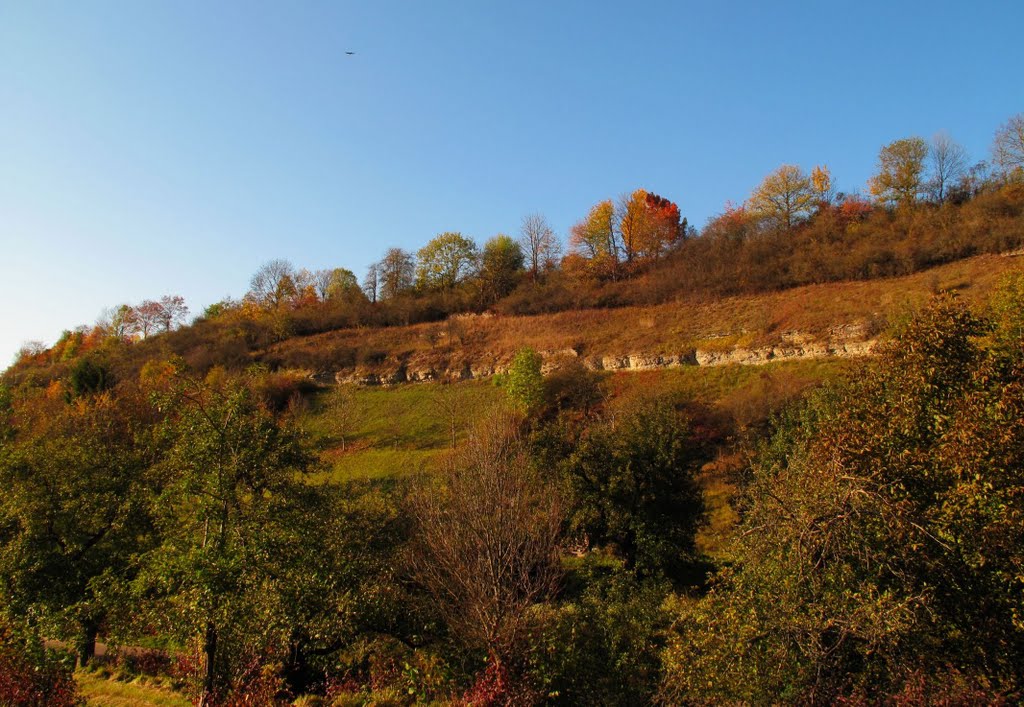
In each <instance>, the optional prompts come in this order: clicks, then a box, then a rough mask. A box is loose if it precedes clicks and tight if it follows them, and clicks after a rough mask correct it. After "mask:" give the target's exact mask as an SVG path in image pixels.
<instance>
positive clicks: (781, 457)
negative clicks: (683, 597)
mask: <svg viewBox="0 0 1024 707" xmlns="http://www.w3.org/2000/svg"><path fill="white" fill-rule="evenodd" d="M1016 288H1019V280H1018V281H1017V282H1016V284H1015V287H1014V288H1012V289H1016ZM1013 301H1015V302H1016V303H1017V306H1018V307H1019V304H1020V300H1019V298H1014V300H1013ZM983 335H989V336H991V337H993V338H994V339H995V340H996V341H1000V342H1006V341H1007V340H1008V337H1009V338H1010V339H1012V341H1013V345H1012V346H1005V347H1004V346H1001V347H991V346H989V345H987V343H988V341H989V340H986V339H983V338H981V337H982V336H983ZM1022 345H1024V340H1022V339H1021V338H1020V337H1019V333H1011V332H1007V331H1006V330H1005V328H999V329H997V330H996V331H995V332H991V331H990V330H989V325H988V324H987V323H986V322H983V321H982V320H980V319H978V318H976V317H975V316H974V315H972V314H971V313H969V312H968V311H967V310H965V309H964V308H963V307H962V305H960V304H959V303H957V302H956V301H955V300H952V299H950V298H948V297H947V298H940V299H938V300H936V301H935V302H934V303H933V304H932V305H931V306H930V307H929V308H928V309H927V310H925V311H924V312H922V313H921V314H920V315H919V316H918V317H916V318H915V319H914V320H913V321H912V322H911V323H910V324H909V325H908V326H907V327H906V329H905V330H904V331H903V332H902V333H901V334H900V336H898V337H897V338H896V339H895V340H894V341H893V342H892V343H891V344H890V346H889V348H888V350H887V351H886V353H885V354H884V356H883V358H882V360H881V361H879V363H878V364H877V365H874V366H871V367H870V368H868V369H867V370H865V371H864V373H863V375H862V376H860V377H858V378H856V379H854V380H851V381H850V382H848V383H847V384H845V385H843V386H840V387H838V388H835V389H829V390H826V391H822V392H821V393H819V394H817V395H814V396H813V397H812V398H811V399H810V400H809V401H808V403H807V404H806V405H804V406H803V407H802V408H800V409H799V410H797V411H794V412H793V413H791V414H790V415H789V416H787V417H786V418H785V419H784V420H783V421H782V423H781V425H780V427H779V430H778V432H777V433H776V434H775V436H774V437H773V438H772V439H771V441H770V442H769V443H767V444H765V446H764V448H763V450H762V451H761V453H760V454H759V456H758V460H757V462H756V464H755V465H754V467H753V470H752V479H751V483H750V487H749V489H748V491H747V493H746V496H745V504H746V512H745V516H744V520H743V523H742V526H741V529H740V533H739V535H738V539H737V546H736V550H735V552H736V556H737V561H736V563H735V564H734V565H733V566H732V567H729V568H727V569H723V570H722V571H721V572H720V573H719V574H718V576H717V577H716V580H715V584H714V588H713V590H712V591H711V592H710V594H709V595H708V596H707V597H706V598H705V599H703V600H702V601H701V602H698V603H696V604H694V605H692V606H691V607H688V608H687V609H686V610H685V611H684V612H683V613H682V614H681V616H680V618H679V619H678V621H677V628H678V632H677V634H676V636H675V638H674V639H673V642H672V645H671V648H670V649H669V651H668V653H667V660H668V669H667V672H666V683H665V694H666V695H667V696H669V697H670V699H671V700H673V701H674V700H693V701H751V702H761V701H765V700H773V699H783V700H785V701H801V702H803V701H806V702H815V703H816V702H823V703H824V702H831V701H834V700H836V699H838V698H839V697H841V696H846V697H855V696H856V695H858V694H861V695H863V694H867V695H877V694H885V693H888V694H891V695H897V694H898V693H900V692H901V691H902V690H904V689H905V688H906V687H907V685H908V683H912V682H914V681H915V680H918V679H919V678H920V676H926V681H925V683H924V684H923V685H921V686H919V687H920V689H922V690H925V692H926V693H928V692H929V691H935V694H939V693H941V692H943V691H946V692H945V693H944V694H947V695H951V696H952V699H953V700H954V701H956V702H969V701H971V700H972V699H977V698H978V696H979V695H984V698H985V699H986V700H995V699H996V698H998V697H999V696H1000V695H1008V694H1012V693H1015V692H1016V691H1017V690H1019V689H1020V687H1021V680H1022V677H1024V676H1022V674H1021V672H1020V667H1021V665H1024V662H1022V660H1024V653H1022V650H1024V624H1022V623H1021V620H1020V617H1021V615H1022V614H1021V610H1022V604H1021V602H1022V599H1024V592H1022V589H1024V586H1022V584H1021V573H1020V569H1021V567H1022V564H1024V556H1022V555H1021V547H1022V545H1021V540H1022V536H1021V533H1022V532H1024V525H1022V523H1021V518H1022V517H1024V494H1022V491H1024V478H1022V476H1021V473H1022V470H1024V424H1022V422H1024V367H1022V363H1024V357H1022V354H1024V349H1022Z"/></svg>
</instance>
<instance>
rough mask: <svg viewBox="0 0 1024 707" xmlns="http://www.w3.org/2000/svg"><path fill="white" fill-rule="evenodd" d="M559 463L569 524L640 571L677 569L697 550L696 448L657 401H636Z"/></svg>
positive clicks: (674, 572) (700, 514) (700, 510)
mask: <svg viewBox="0 0 1024 707" xmlns="http://www.w3.org/2000/svg"><path fill="white" fill-rule="evenodd" d="M575 447H576V449H575V451H574V452H573V453H572V454H571V455H570V456H569V457H568V458H567V459H566V460H565V461H564V462H563V463H562V469H563V472H564V474H565V476H566V478H567V480H568V485H569V488H570V489H571V490H572V508H573V514H572V516H571V518H570V520H571V524H572V527H573V528H574V529H575V530H576V532H578V533H580V534H582V535H584V536H586V537H587V538H589V540H590V542H592V543H594V544H595V545H599V546H600V545H604V546H608V545H610V546H612V547H614V548H615V550H616V551H617V552H618V553H619V554H620V555H621V557H622V559H623V561H624V562H625V565H626V567H627V569H629V570H631V571H633V572H635V573H636V574H638V575H640V576H651V575H655V576H657V575H665V576H668V577H670V578H673V579H678V578H680V577H681V576H682V574H683V571H684V570H685V568H686V567H687V566H688V564H689V563H691V562H693V560H694V559H695V554H696V549H695V548H696V545H695V543H696V535H697V529H698V528H699V527H700V525H701V524H702V522H703V520H704V501H703V496H702V493H701V490H700V487H699V486H698V485H697V482H696V481H695V475H696V472H697V470H698V469H699V465H700V463H701V461H702V453H701V451H700V449H699V448H698V446H697V445H696V444H695V443H694V442H693V441H691V439H690V435H689V430H688V428H687V425H686V423H685V421H683V420H682V419H680V416H679V415H678V414H677V413H676V412H675V410H674V409H673V408H672V407H671V406H670V405H668V404H667V403H663V402H656V401H653V402H641V403H638V404H636V405H634V406H633V407H632V408H630V409H627V410H625V411H624V412H623V414H622V415H621V420H620V421H618V422H616V421H606V422H605V423H604V424H603V425H599V426H596V427H594V428H593V429H592V430H590V431H589V433H588V434H587V435H586V436H585V437H584V438H583V439H580V440H577V444H576V445H575Z"/></svg>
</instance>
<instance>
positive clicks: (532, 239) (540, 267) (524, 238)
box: [519, 214, 562, 280]
mask: <svg viewBox="0 0 1024 707" xmlns="http://www.w3.org/2000/svg"><path fill="white" fill-rule="evenodd" d="M519 234H520V235H519V243H520V245H522V247H523V254H524V255H525V256H526V267H527V269H528V270H529V271H530V275H531V276H532V277H533V279H534V280H536V279H537V278H539V277H540V274H541V273H542V272H544V271H545V270H550V269H551V268H553V267H554V265H555V263H557V262H558V256H559V255H560V254H561V250H562V249H561V245H560V244H559V242H558V237H557V236H556V235H555V232H554V231H553V230H552V228H551V226H549V225H548V222H547V219H545V218H544V216H543V215H541V214H530V215H529V216H524V217H523V224H522V226H521V227H520V229H519Z"/></svg>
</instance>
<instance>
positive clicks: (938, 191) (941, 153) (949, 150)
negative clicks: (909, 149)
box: [928, 132, 967, 204]
mask: <svg viewBox="0 0 1024 707" xmlns="http://www.w3.org/2000/svg"><path fill="white" fill-rule="evenodd" d="M928 157H929V161H930V162H931V174H932V177H931V180H930V181H929V182H928V190H929V192H930V193H931V195H932V198H934V199H935V201H937V202H939V203H940V204H941V203H942V202H944V201H945V200H946V197H947V195H948V193H949V188H950V186H951V185H953V184H955V183H957V182H958V181H959V180H960V179H961V178H962V177H963V176H964V175H965V174H966V173H967V151H966V150H965V149H964V148H963V146H961V145H960V144H959V143H957V142H955V141H954V140H953V138H951V137H950V136H949V134H948V133H945V132H940V133H936V134H935V136H934V137H933V138H932V144H931V146H930V147H929V150H928Z"/></svg>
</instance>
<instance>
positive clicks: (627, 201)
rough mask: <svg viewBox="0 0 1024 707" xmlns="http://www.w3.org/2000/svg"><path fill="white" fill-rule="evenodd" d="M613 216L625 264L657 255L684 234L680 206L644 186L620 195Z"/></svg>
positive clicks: (684, 226) (684, 229) (684, 228)
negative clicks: (615, 219)
mask: <svg viewBox="0 0 1024 707" xmlns="http://www.w3.org/2000/svg"><path fill="white" fill-rule="evenodd" d="M616 217H617V227H618V230H619V237H620V242H621V245H622V253H623V257H624V258H625V259H626V262H627V263H631V262H633V261H634V260H635V259H636V258H649V259H656V258H658V257H659V256H660V255H661V254H662V253H663V252H664V251H666V250H667V249H668V248H669V247H671V246H672V245H673V244H675V243H676V242H677V241H678V240H679V239H680V238H681V237H683V236H684V235H685V233H686V227H687V226H686V220H685V219H681V218H680V214H679V207H678V206H676V205H675V204H674V203H672V202H671V201H669V200H668V199H665V198H664V197H661V196H658V195H657V194H653V193H651V192H648V191H646V190H644V189H637V190H636V191H634V192H633V193H632V194H629V195H624V196H623V197H621V198H620V199H619V204H618V210H617V214H616Z"/></svg>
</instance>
